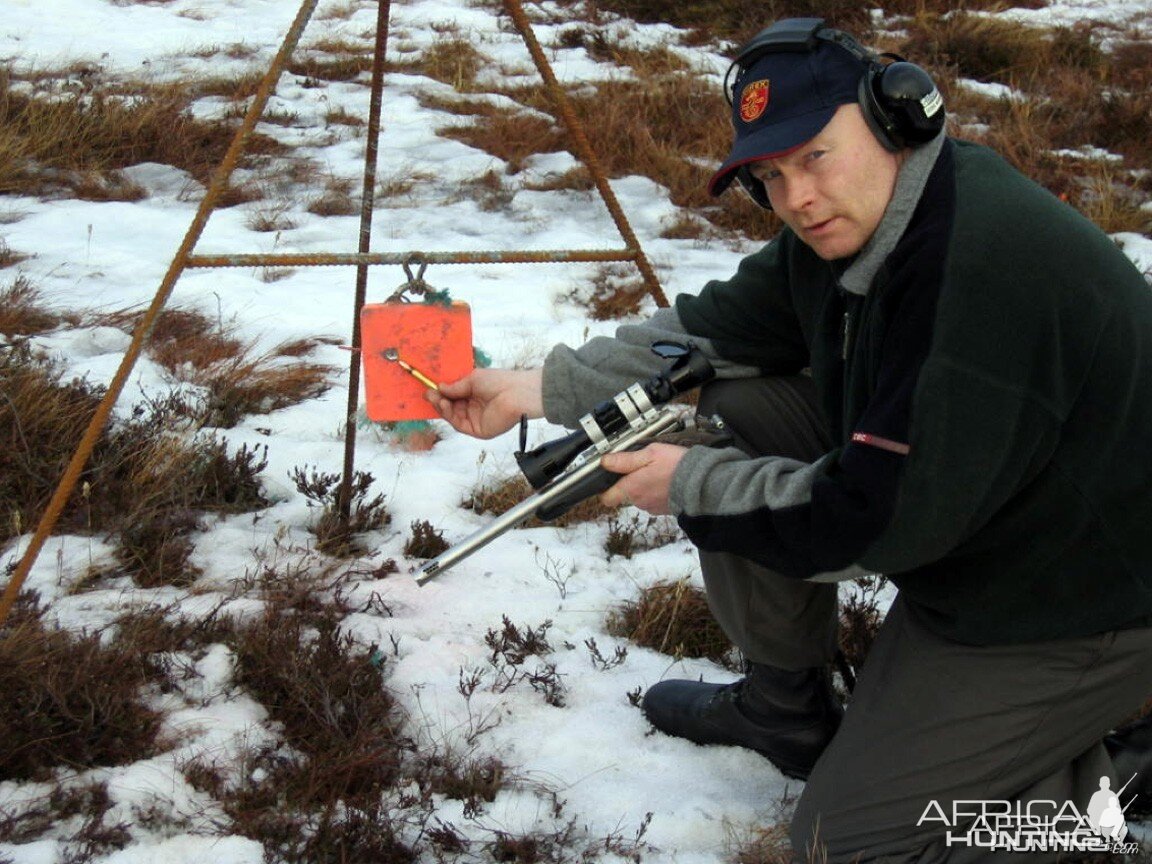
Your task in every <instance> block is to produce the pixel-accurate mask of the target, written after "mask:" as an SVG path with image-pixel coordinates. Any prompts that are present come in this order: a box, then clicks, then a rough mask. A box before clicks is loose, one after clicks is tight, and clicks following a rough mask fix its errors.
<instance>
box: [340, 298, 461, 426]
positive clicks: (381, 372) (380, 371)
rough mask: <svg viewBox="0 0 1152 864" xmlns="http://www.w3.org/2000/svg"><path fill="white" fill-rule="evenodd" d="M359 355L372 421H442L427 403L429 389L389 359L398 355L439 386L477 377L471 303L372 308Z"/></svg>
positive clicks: (364, 315)
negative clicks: (390, 352)
mask: <svg viewBox="0 0 1152 864" xmlns="http://www.w3.org/2000/svg"><path fill="white" fill-rule="evenodd" d="M360 349H361V358H362V360H363V363H364V393H365V401H366V408H365V410H366V411H367V413H368V418H369V419H370V420H373V421H375V422H381V421H389V420H427V419H430V418H433V417H438V416H439V415H438V414H437V413H436V412H435V411H434V410H433V408H432V406H431V405H429V404H428V402H427V401H426V400H425V399H424V393H425V391H426V390H427V389H428V388H427V387H425V386H424V385H423V384H421V383H420V381H419V380H417V379H416V378H415V377H414V376H413V375H412V374H411V373H409V372H406V371H405V370H404V369H403V367H402V366H401V365H400V364H399V363H397V362H396V361H394V360H389V359H387V357H386V356H385V354H386V352H387V351H388V350H389V349H394V350H395V351H396V352H397V353H398V355H399V357H400V359H401V360H404V361H405V362H407V363H409V364H410V365H411V366H412V367H413V368H414V369H416V370H418V371H420V372H421V373H423V374H424V375H425V376H427V377H428V378H430V379H432V380H433V381H435V382H436V383H438V384H440V383H448V382H450V381H455V380H456V379H458V378H463V377H464V376H465V375H467V374H468V373H469V372H471V371H472V369H473V365H474V361H473V355H472V310H471V309H470V308H469V306H468V304H467V303H453V304H452V305H451V306H442V305H438V304H431V303H368V304H365V306H364V307H363V309H362V311H361V313H360Z"/></svg>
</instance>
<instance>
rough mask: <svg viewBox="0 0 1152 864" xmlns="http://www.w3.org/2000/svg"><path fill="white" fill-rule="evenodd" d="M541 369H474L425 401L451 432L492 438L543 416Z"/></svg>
mask: <svg viewBox="0 0 1152 864" xmlns="http://www.w3.org/2000/svg"><path fill="white" fill-rule="evenodd" d="M543 382H544V372H543V370H541V369H525V370H518V369H477V370H475V371H474V372H472V373H471V374H470V375H467V376H466V377H464V378H461V379H460V380H459V381H453V382H452V383H451V384H441V385H440V389H439V390H438V391H436V390H428V391H427V392H426V393H425V398H426V399H427V400H428V401H429V402H431V403H432V407H433V408H435V409H436V411H437V413H438V414H439V415H440V416H441V417H443V418H444V419H445V420H447V421H448V422H449V423H450V424H451V425H452V428H453V429H455V430H457V431H458V432H463V433H464V434H465V435H471V436H473V437H474V438H495V437H496V436H497V435H500V434H503V433H504V432H507V431H508V430H509V429H511V428H512V427H513V426H515V425H516V424H517V423H518V422H520V415H521V414H527V415H528V416H529V417H543V416H544V397H543V395H542V390H543Z"/></svg>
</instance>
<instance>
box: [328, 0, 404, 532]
mask: <svg viewBox="0 0 1152 864" xmlns="http://www.w3.org/2000/svg"><path fill="white" fill-rule="evenodd" d="M391 9H392V3H391V0H378V2H377V4H376V46H375V54H374V55H373V57H372V95H371V97H370V99H369V103H368V141H367V144H366V146H365V149H364V182H363V184H362V187H363V191H362V192H361V197H360V242H359V246H358V247H357V248H358V250H359V254H360V255H367V254H368V252H369V251H370V250H371V249H372V212H373V209H374V207H375V203H376V163H377V161H378V160H377V156H378V154H379V151H380V113H381V106H382V104H383V102H384V57H385V55H386V54H387V53H388V16H389V13H390V12H391ZM367 294H368V263H367V262H360V263H358V264H357V265H356V297H355V300H354V301H353V304H352V349H353V351H352V359H351V360H350V361H349V363H348V409H347V411H346V412H345V418H346V420H345V423H344V476H343V477H342V478H341V480H340V489H339V491H338V492H337V493H336V511H337V512H338V513H339V514H340V518H341V519H342V520H343V523H344V525H347V524H348V521H349V520H350V519H351V518H352V474H353V472H354V471H355V469H356V413H357V411H358V410H359V408H360V311H361V310H362V309H363V308H364V301H365V298H366V297H367Z"/></svg>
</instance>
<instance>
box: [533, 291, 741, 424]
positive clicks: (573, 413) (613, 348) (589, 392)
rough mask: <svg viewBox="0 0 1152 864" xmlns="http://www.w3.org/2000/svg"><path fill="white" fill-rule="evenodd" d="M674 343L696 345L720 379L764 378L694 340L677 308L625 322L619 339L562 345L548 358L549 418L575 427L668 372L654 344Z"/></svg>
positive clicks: (707, 343) (546, 393)
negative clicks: (602, 407) (590, 414)
mask: <svg viewBox="0 0 1152 864" xmlns="http://www.w3.org/2000/svg"><path fill="white" fill-rule="evenodd" d="M660 339H672V340H678V341H685V340H688V339H691V340H692V342H694V343H695V344H696V346H697V347H698V348H699V349H700V350H701V351H702V352H703V353H704V356H706V357H707V358H708V359H709V360H710V361H711V362H712V365H713V367H715V369H716V375H717V377H719V378H749V377H753V376H755V375H759V374H760V370H759V369H757V368H756V367H753V366H744V365H741V364H738V363H730V362H728V361H725V360H724V359H723V358H721V357H720V356H719V355H718V354H717V353H716V350H715V348H714V347H713V345H712V343H711V341H710V340H708V339H701V338H700V337H698V336H692V335H691V334H690V333H688V332H687V331H686V330H685V329H684V325H683V324H681V323H680V317H679V316H678V315H677V314H676V310H675V309H674V308H669V309H658V310H656V313H655V314H653V315H652V317H651V318H649V319H648V320H647V321H644V322H643V323H640V324H624V325H622V326H621V327H619V328H618V329H617V330H616V335H615V336H613V337H609V336H597V337H595V338H594V339H589V340H588V341H587V342H585V343H584V345H582V346H581V347H580V348H575V349H574V348H570V347H568V346H567V345H557V346H556V347H555V348H553V349H552V351H551V352H550V353H549V354H548V356H547V357H546V358H545V360H544V385H543V387H544V391H543V396H544V416H545V417H547V418H548V420H549V421H551V422H553V423H559V424H561V425H563V426H569V427H571V426H575V425H576V424H577V423H578V422H579V420H580V418H581V417H582V416H583V415H585V414H587V413H588V411H589V410H591V409H592V408H594V407H595V406H596V405H599V404H600V403H601V402H603V401H604V400H605V399H611V398H612V397H613V396H615V395H616V394H617V393H619V392H620V391H621V390H624V389H625V388H627V387H628V386H629V385H631V384H634V383H635V382H637V381H646V380H648V379H649V378H651V377H652V376H653V375H655V374H656V373H657V372H658V371H659V370H660V369H661V368H663V364H664V361H662V360H661V359H660V358H659V357H657V356H656V355H655V354H653V353H652V351H651V346H652V343H653V342H656V341H658V340H660Z"/></svg>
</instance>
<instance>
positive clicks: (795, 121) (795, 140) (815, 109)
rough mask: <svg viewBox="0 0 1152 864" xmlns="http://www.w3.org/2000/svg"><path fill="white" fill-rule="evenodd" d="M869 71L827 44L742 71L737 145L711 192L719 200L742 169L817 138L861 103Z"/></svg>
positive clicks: (770, 57) (773, 56) (769, 57)
mask: <svg viewBox="0 0 1152 864" xmlns="http://www.w3.org/2000/svg"><path fill="white" fill-rule="evenodd" d="M867 70H868V65H867V63H865V61H864V60H863V59H861V58H859V57H856V56H854V55H853V54H851V53H850V52H848V51H846V50H844V49H843V48H841V47H840V46H838V45H835V44H833V43H831V42H825V41H822V42H819V43H817V45H816V46H815V48H813V49H812V50H800V51H773V52H770V53H767V54H764V55H762V56H761V57H759V58H757V59H755V60H754V61H753V62H752V64H751V65H750V66H748V67H746V68H744V69H741V70H740V73H739V75H738V76H737V78H736V83H735V86H734V87H733V94H732V125H733V126H734V127H735V130H736V140H735V141H734V142H733V144H732V150H731V152H730V153H729V154H728V158H727V159H725V160H724V163H723V164H722V165H721V166H720V170H719V171H717V172H716V173H715V174H714V175H713V176H712V179H711V180H710V181H709V182H708V191H709V192H710V193H711V194H712V195H719V194H720V193H721V192H723V191H724V190H725V189H727V188H728V186H729V184H731V183H732V180H733V179H734V178H735V175H736V170H737V169H738V168H740V167H741V166H743V165H747V164H749V163H751V162H759V161H760V160H762V159H770V158H773V157H775V156H782V155H784V154H785V153H788V152H789V151H791V150H795V149H796V148H797V147H799V146H800V145H802V144H804V143H805V142H807V141H810V140H811V139H812V138H814V137H815V136H816V135H817V134H819V132H820V130H821V129H823V128H824V127H825V126H826V125H827V124H828V121H829V120H831V119H832V115H833V114H835V113H836V109H837V108H839V107H840V106H841V105H848V104H851V103H854V102H856V101H857V98H858V95H857V94H858V92H859V85H860V80H861V78H862V77H863V76H864V74H865V72H867Z"/></svg>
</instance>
